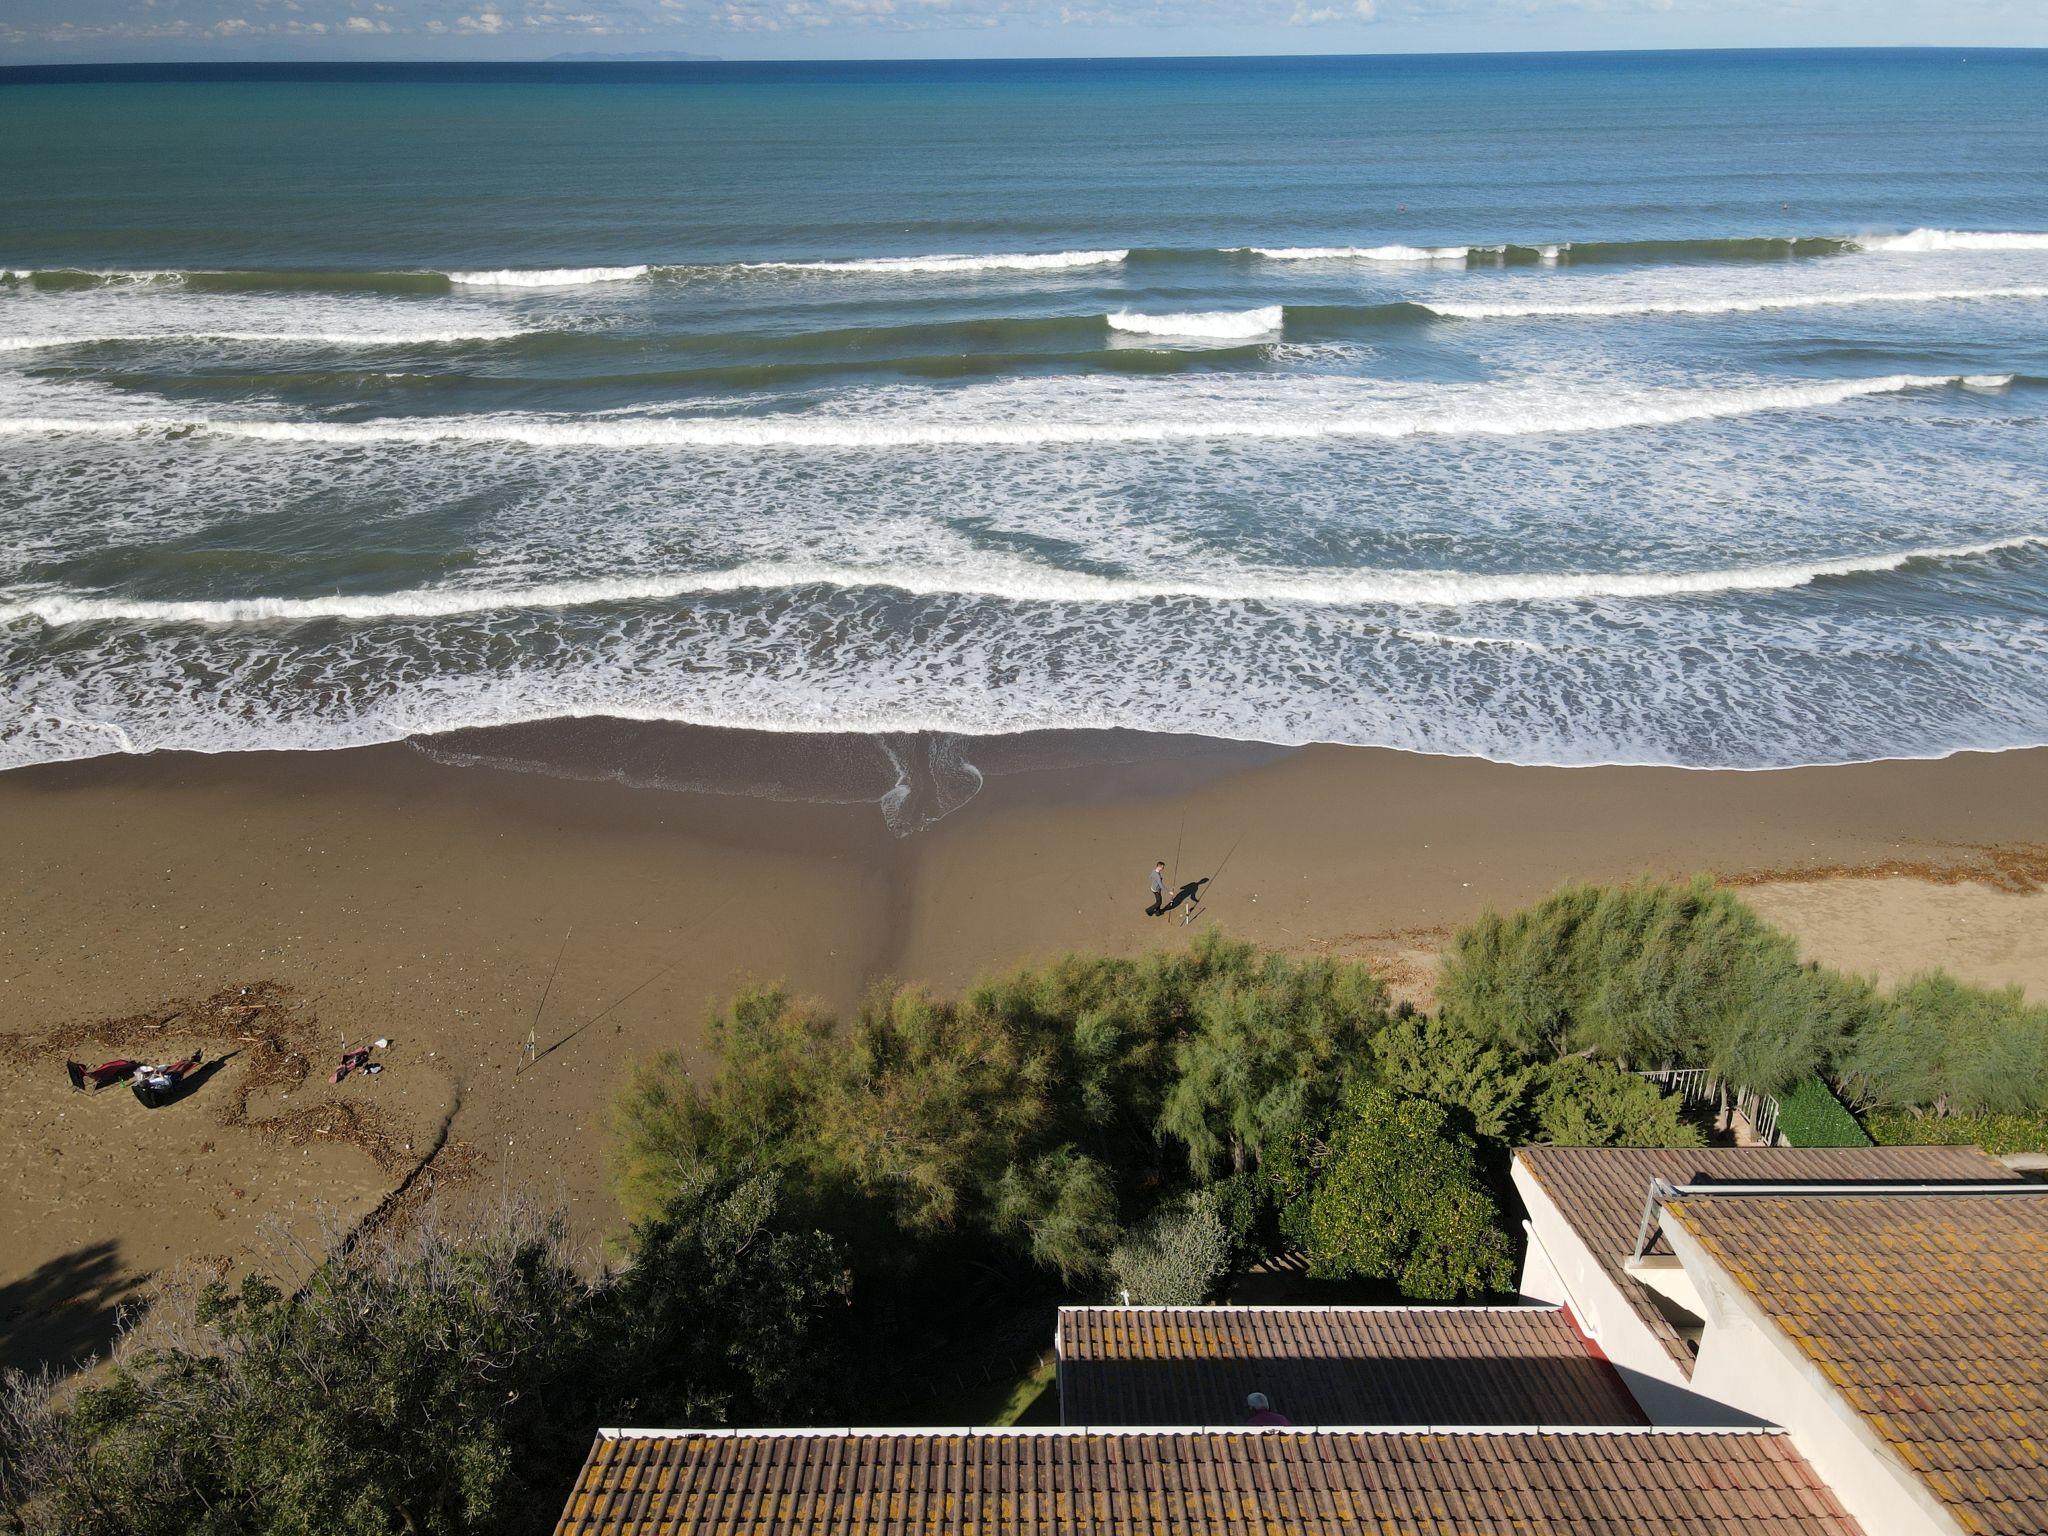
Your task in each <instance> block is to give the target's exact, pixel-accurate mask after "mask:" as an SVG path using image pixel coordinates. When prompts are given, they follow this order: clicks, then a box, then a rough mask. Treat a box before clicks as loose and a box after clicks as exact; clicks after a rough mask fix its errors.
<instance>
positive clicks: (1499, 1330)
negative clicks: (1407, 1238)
mask: <svg viewBox="0 0 2048 1536" xmlns="http://www.w3.org/2000/svg"><path fill="white" fill-rule="evenodd" d="M1059 1352H1060V1366H1059V1369H1060V1382H1059V1384H1060V1408H1061V1413H1062V1416H1063V1417H1064V1419H1065V1421H1066V1422H1067V1423H1069V1424H1099V1425H1114V1424H1124V1425H1168V1424H1187V1425H1200V1424H1207V1425H1233V1424H1242V1423H1244V1422H1245V1412H1246V1410H1245V1397H1246V1395H1247V1394H1248V1393H1251V1392H1263V1393H1265V1394H1266V1396H1267V1397H1268V1398H1270V1399H1271V1400H1272V1403H1273V1407H1274V1408H1275V1409H1276V1410H1277V1411H1278V1412H1280V1413H1283V1414H1285V1415H1286V1416H1287V1417H1288V1418H1289V1419H1291V1420H1293V1421H1294V1422H1295V1423H1296V1424H1341V1425H1346V1426H1352V1427H1357V1426H1364V1425H1382V1424H1383V1425H1405V1426H1409V1427H1428V1426H1434V1425H1453V1424H1455V1425H1479V1424H1493V1425H1515V1424H1520V1425H1568V1424H1640V1423H1642V1422H1644V1421H1643V1418H1642V1415H1641V1413H1640V1412H1639V1411H1638V1410H1637V1408H1636V1404H1635V1399H1634V1398H1632V1397H1630V1396H1629V1394H1628V1389H1627V1388H1626V1387H1624V1386H1623V1385H1622V1384H1621V1378H1620V1376H1618V1375H1617V1374H1616V1373H1615V1370H1614V1367H1612V1366H1611V1365H1609V1364H1608V1363H1607V1362H1606V1361H1605V1360H1601V1359H1597V1358H1596V1357H1594V1356H1593V1355H1591V1354H1590V1353H1588V1352H1587V1349H1586V1346H1585V1344H1584V1343H1583V1342H1582V1341H1581V1340H1580V1338H1579V1336H1578V1334H1577V1333H1576V1332H1574V1331H1573V1329H1572V1326H1571V1324H1570V1323H1569V1322H1568V1321H1566V1319H1565V1315H1564V1313H1563V1312H1561V1311H1559V1310H1558V1309H1556V1308H1554V1307H1067V1308H1064V1309H1062V1311H1061V1312H1060V1331H1059Z"/></svg>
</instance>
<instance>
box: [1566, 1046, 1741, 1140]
mask: <svg viewBox="0 0 2048 1536" xmlns="http://www.w3.org/2000/svg"><path fill="white" fill-rule="evenodd" d="M1683 1111H1684V1105H1683V1104H1682V1103H1681V1101H1680V1100H1679V1098H1678V1096H1677V1095H1676V1094H1670V1093H1665V1092H1664V1091H1663V1090H1662V1089H1660V1088H1658V1087H1657V1085H1656V1084H1654V1083H1652V1082H1650V1081H1648V1080H1647V1079H1645V1078H1641V1077H1638V1076H1636V1075H1635V1074H1634V1073H1633V1072H1627V1071H1624V1070H1623V1069H1622V1068H1620V1067H1617V1066H1615V1065H1614V1064H1613V1063H1611V1062H1605V1061H1592V1060H1589V1059H1588V1058H1586V1057H1584V1056H1567V1057H1565V1058H1564V1059H1563V1060H1562V1061H1555V1062H1552V1063H1550V1064H1549V1065H1548V1066H1546V1067H1545V1068H1544V1069H1543V1074H1542V1086H1541V1087H1540V1088H1539V1089H1538V1090H1537V1093H1536V1099H1535V1119H1536V1127H1535V1129H1536V1138H1537V1140H1539V1141H1545V1142H1549V1143H1550V1144H1551V1145H1553V1146H1560V1147H1697V1146H1699V1145H1701V1144H1702V1142H1703V1140H1704V1138H1703V1137H1702V1136H1701V1135H1700V1133H1699V1128H1698V1127H1697V1126H1694V1125H1692V1124H1690V1123H1688V1122H1687V1121H1686V1119H1685V1118H1684V1113H1683Z"/></svg>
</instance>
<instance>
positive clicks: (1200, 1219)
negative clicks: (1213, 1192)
mask: <svg viewBox="0 0 2048 1536" xmlns="http://www.w3.org/2000/svg"><path fill="white" fill-rule="evenodd" d="M1230 1249H1231V1243H1230V1234H1229V1232H1227V1231H1226V1230H1225V1229H1224V1225H1223V1221H1222V1218H1221V1217H1219V1216H1218V1215H1217V1214H1216V1211H1215V1208H1214V1207H1213V1206H1212V1205H1211V1204H1210V1202H1209V1201H1208V1199H1206V1198H1205V1197H1204V1196H1202V1195H1191V1196H1188V1197H1187V1198H1185V1199H1182V1200H1177V1201H1175V1202H1174V1203H1173V1204H1171V1205H1163V1206H1161V1207H1160V1208H1159V1209H1158V1210H1156V1211H1154V1212H1153V1213H1152V1214H1151V1215H1150V1216H1148V1217H1146V1218H1145V1220H1144V1221H1142V1222H1140V1223H1139V1224H1138V1226H1137V1227H1136V1228H1135V1229H1133V1230H1132V1231H1130V1232H1128V1233H1126V1234H1125V1235H1124V1237H1123V1239H1122V1240H1121V1241H1119V1242H1118V1243H1117V1245H1116V1247H1115V1248H1113V1249H1111V1250H1110V1255H1109V1273H1110V1289H1111V1294H1112V1295H1113V1296H1117V1297H1120V1298H1121V1299H1122V1300H1123V1301H1125V1302H1126V1303H1127V1304H1130V1305H1135V1306H1140V1307H1198V1306H1201V1305H1202V1304H1203V1303H1204V1302H1206V1301H1208V1300H1209V1298H1210V1297H1211V1296H1213V1295H1214V1294H1215V1291H1216V1286H1217V1284H1218V1282H1220V1281H1221V1280H1222V1278H1223V1276H1224V1274H1225V1273H1226V1272H1227V1271H1228V1270H1229V1268H1230Z"/></svg>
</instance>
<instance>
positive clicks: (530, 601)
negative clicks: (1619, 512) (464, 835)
mask: <svg viewBox="0 0 2048 1536" xmlns="http://www.w3.org/2000/svg"><path fill="white" fill-rule="evenodd" d="M2041 547H2048V534H2025V535H2021V536H2018V537H2015V538H2008V539H1994V540H1989V541H1986V542H1983V543H1977V544H1959V545H1951V546H1947V547H1937V548H1926V549H1907V550H1898V551H1893V552H1890V553H1875V554H1865V555H1844V556H1840V557H1838V558H1835V559H1828V560H1811V561H1804V562H1796V563H1787V564H1782V565H1763V566H1751V567H1737V568H1733V569H1727V570H1712V571H1673V572H1657V571H1646V572H1585V573H1579V572H1561V573H1540V572H1539V573H1527V574H1501V575H1490V574H1482V573H1474V572H1463V571H1335V570H1326V571H1301V572H1248V573H1243V574H1235V573H1231V574H1218V575H1213V576H1207V577H1191V578H1186V579H1160V578H1157V577H1154V578H1149V579H1141V578H1132V577H1115V576H1094V575H1089V574H1087V573H1084V572H1076V571H1062V570H1058V569H1055V568H1053V567H1050V566H1044V565H1039V564H1035V563H1033V562H1030V561H1025V560H1014V559H1003V558H998V557H986V558H984V559H982V560H980V561H977V562H974V563H973V564H971V565H969V566H965V567H958V568H945V569H939V568H925V567H917V566H902V565H896V566H876V567H873V568H865V567H859V566H846V565H835V564H828V563H807V562H802V561H764V562H759V563H756V564H751V565H742V566H735V567H733V568H731V569H729V570H724V571H703V572H686V573H679V574H667V575H655V576H640V577H605V578H599V579H593V580H586V581H565V582H543V583H537V584H534V585H530V586H519V587H474V588H462V587H441V588H423V589H419V590H414V591H407V592H389V593H380V594H366V595H362V596H333V597H292V598H286V597H254V598H239V599H226V600H218V601H186V602H180V601H145V600H140V599H129V598H103V597H86V596H80V595H76V594H50V595H47V596H41V597H35V598H30V599H28V600H26V601H18V602H13V603H0V624H7V623H20V622H23V621H26V620H34V621H36V622H39V623H42V624H47V625H51V626H57V625H66V624H96V623H109V622H128V623H163V624H211V625H226V624H266V623H305V622H311V621H317V620H327V619H336V620H350V621H356V622H370V621H376V620H381V619H438V618H452V617H456V616H459V615H463V614H472V613H489V612H497V611H502V610H506V609H527V608H586V607H592V606H597V605H602V604H611V603H647V602H660V601H663V600H665V599H670V598H681V597H689V596H693V595H694V596H702V595H712V594H719V593H729V592H742V591H755V590H789V589H793V588H803V587H837V588H844V589H856V588H869V587H886V588H890V589H893V590H895V591H899V592H904V593H908V594H910V595H911V596H914V597H933V596H942V597H984V598H997V599H1001V600H1004V601H1008V602H1018V603H1134V602H1149V601H1159V600H1172V599H1188V600H1194V601H1199V602H1209V603H1271V604H1298V605H1305V606H1319V607H1331V606H1351V605H1362V604H1391V605H1397V606H1411V607H1442V608H1462V607H1470V606H1476V605H1481V604H1491V603H1574V602H1585V601H1590V600H1597V599H1601V598H1622V599H1645V598H1663V597H1688V596H1700V595H1711V594H1715V593H1722V592H1760V591H1783V590H1788V589H1791V588H1795V587H1803V586H1807V585H1809V584H1811V583H1812V582H1815V581H1818V580H1821V579H1823V578H1826V577H1844V576H1861V575H1882V574H1885V573H1888V572H1892V571H1897V570H1900V569H1901V568H1903V567H1905V566H1907V565H1910V564H1913V563H1915V562H1947V561H1957V560H1969V559H1975V558H1979V557H1982V556H1984V555H1991V554H1998V553H2001V552H2007V551H2014V550H2020V549H2031V548H2041ZM1430 638H1432V639H1435V638H1443V637H1438V636H1434V635H1432V636H1430ZM1464 643H1479V642H1476V641H1470V640H1467V641H1466V642H1464ZM1487 643H1495V642H1491V641H1489V642H1487ZM1498 643H1503V644H1506V643H1511V642H1507V641H1501V642H1498Z"/></svg>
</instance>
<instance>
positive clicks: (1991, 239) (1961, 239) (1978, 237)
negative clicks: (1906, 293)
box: [1857, 229, 2048, 255]
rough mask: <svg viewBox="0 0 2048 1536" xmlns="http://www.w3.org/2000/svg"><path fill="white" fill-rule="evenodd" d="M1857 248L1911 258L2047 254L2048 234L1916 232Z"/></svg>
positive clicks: (1876, 237)
mask: <svg viewBox="0 0 2048 1536" xmlns="http://www.w3.org/2000/svg"><path fill="white" fill-rule="evenodd" d="M1857 244H1859V245H1860V246H1862V247H1863V249H1864V250H1866V251H1890V252H1895V253H1904V254H1909V255H1918V254H1925V253H1929V252H1934V251H2048V232H2041V231H2031V230H2030V231H2024V232H2018V231H2014V232H1999V231H1989V230H1970V229H1915V230H1910V231H1908V232H1907V233H1905V234H1903V235H1873V236H1866V237H1864V238H1863V239H1862V240H1859V241H1858V242H1857Z"/></svg>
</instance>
